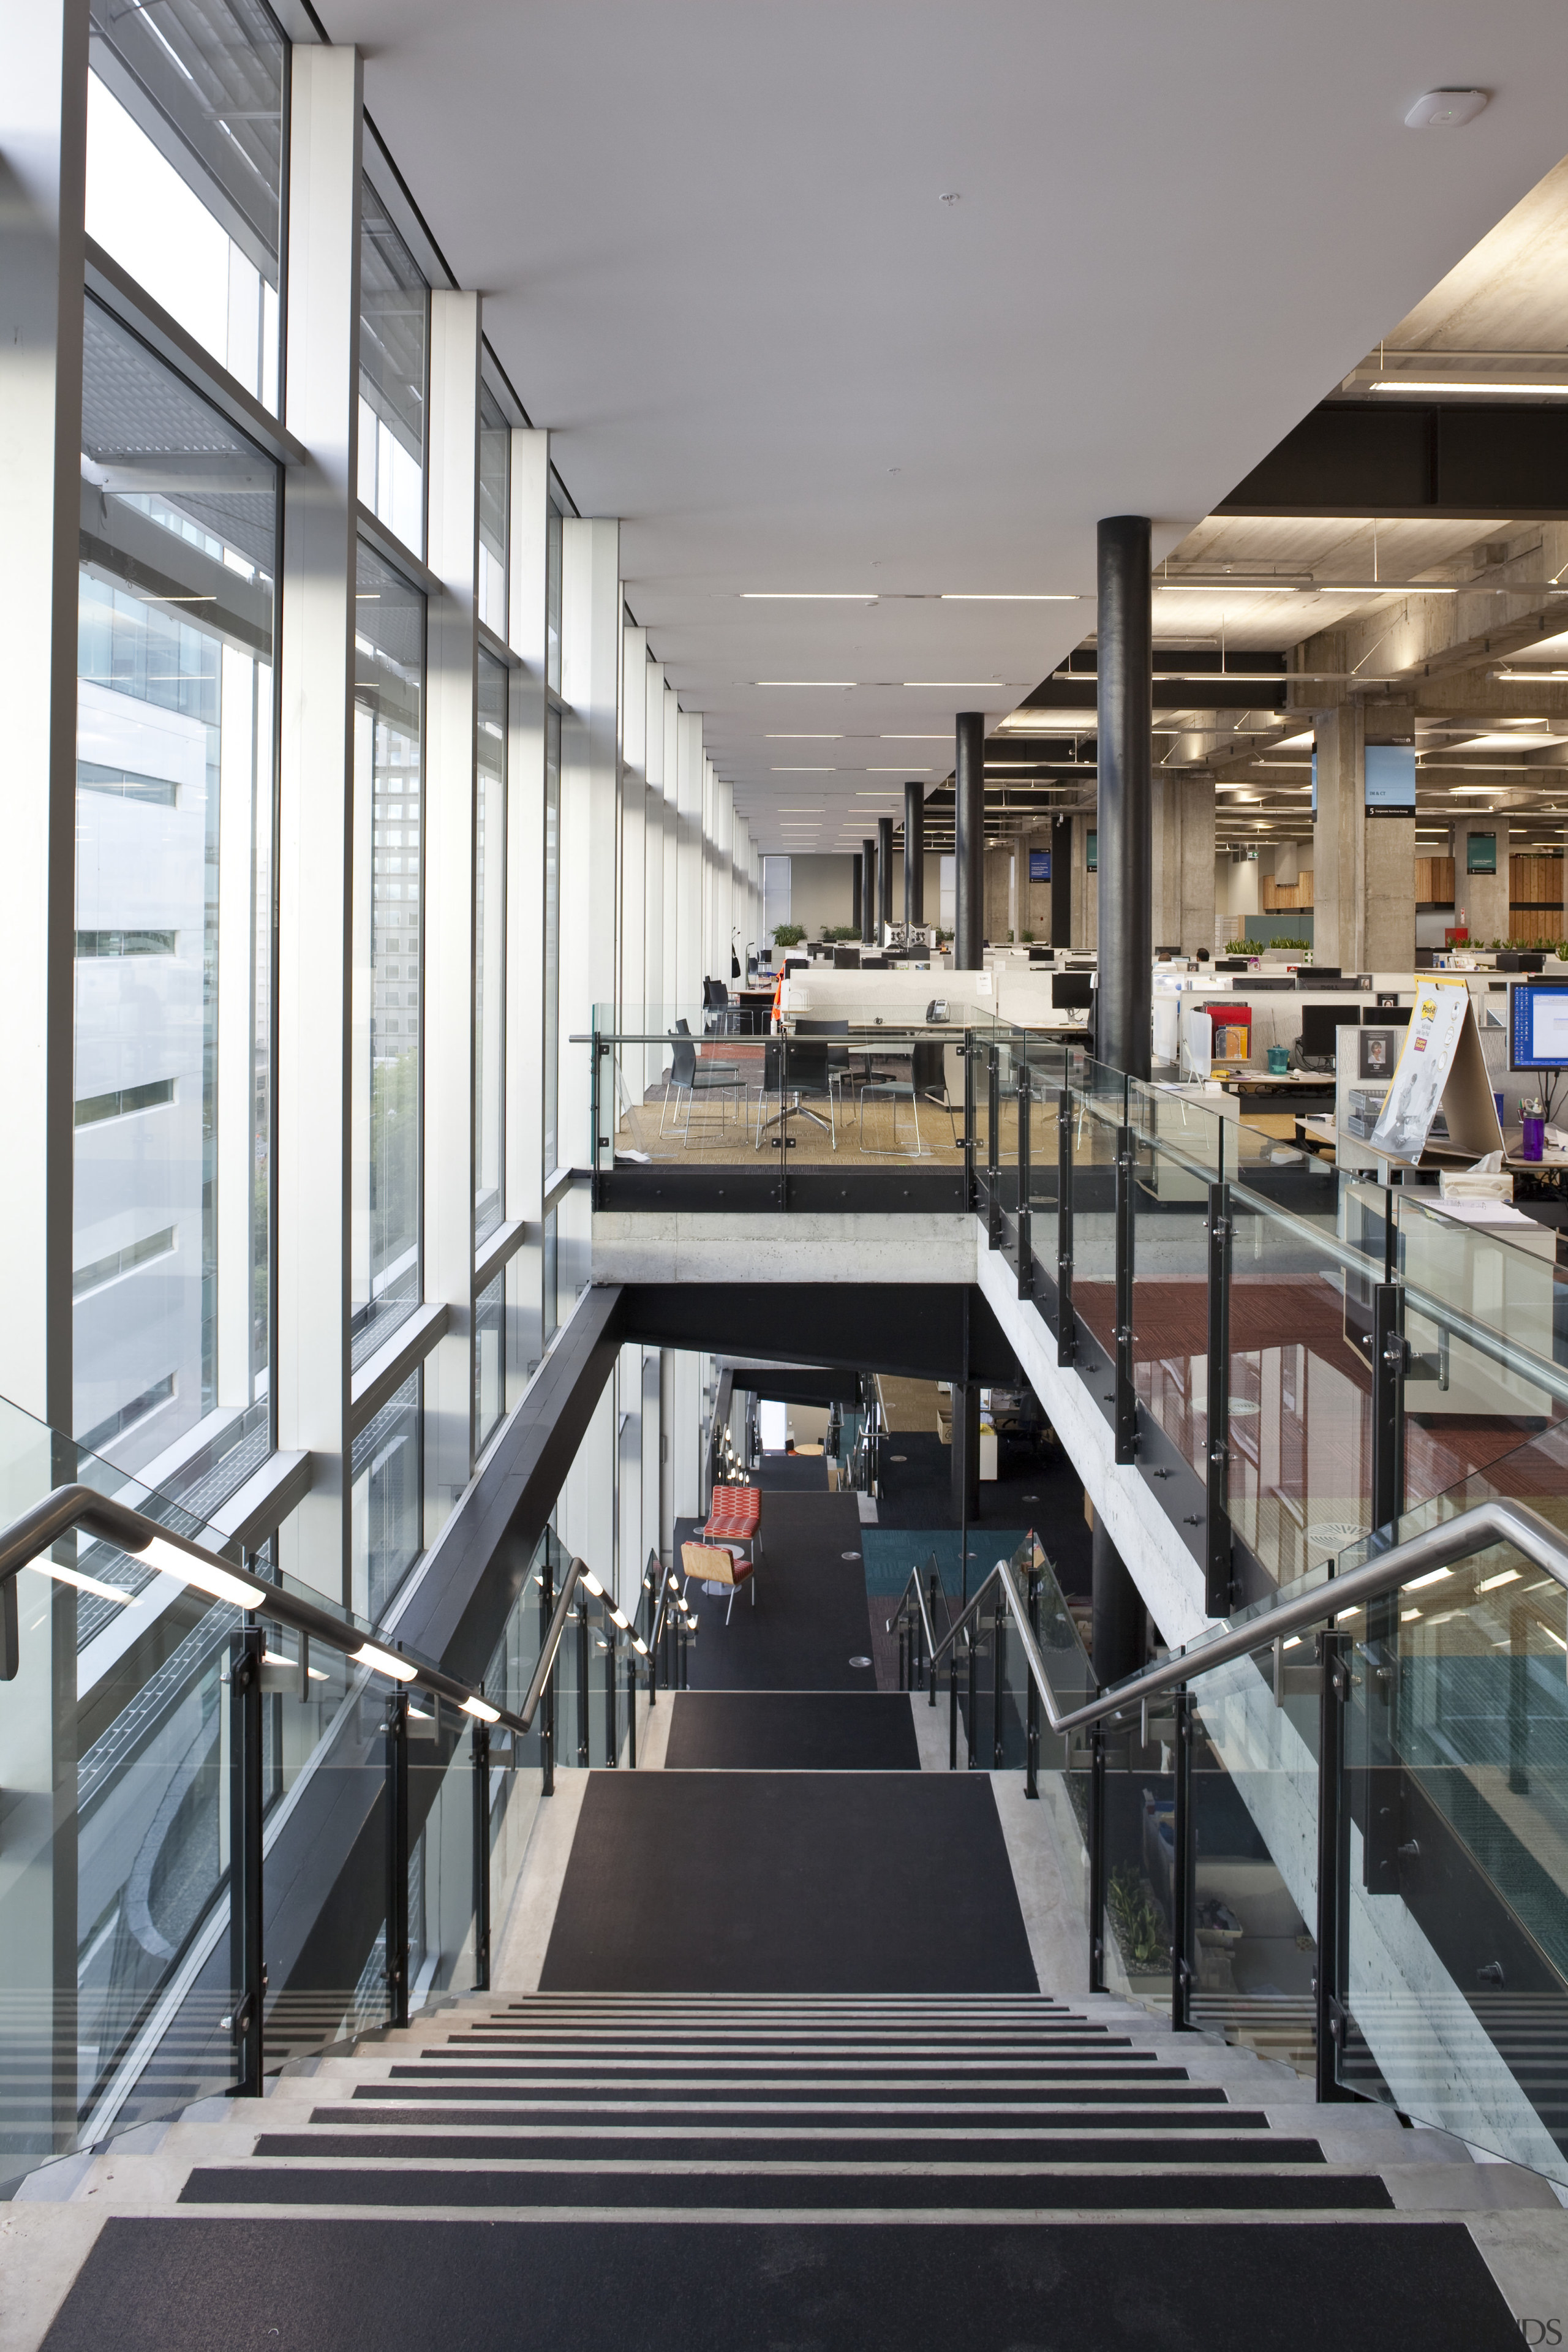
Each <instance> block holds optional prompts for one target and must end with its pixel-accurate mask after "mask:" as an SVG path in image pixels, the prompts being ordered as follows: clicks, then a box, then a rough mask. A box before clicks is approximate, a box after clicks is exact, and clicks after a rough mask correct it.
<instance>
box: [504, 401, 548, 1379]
mask: <svg viewBox="0 0 1568 2352" xmlns="http://www.w3.org/2000/svg"><path fill="white" fill-rule="evenodd" d="M549 483H550V436H549V434H548V433H545V432H542V431H534V430H532V429H531V428H529V427H526V426H520V427H517V428H515V429H514V430H513V433H512V436H511V484H510V512H509V516H508V523H507V603H508V613H507V642H508V644H509V645H510V647H511V650H512V652H513V653H514V654H516V655H518V656H519V657H520V660H521V667H520V668H518V669H514V670H510V671H509V672H508V676H507V769H506V775H507V783H506V793H507V824H506V930H507V943H506V1087H505V1095H506V1111H505V1118H506V1161H505V1181H506V1215H507V1221H508V1223H518V1224H521V1225H523V1226H524V1227H525V1228H526V1230H527V1234H528V1239H527V1241H526V1242H525V1243H524V1244H523V1246H522V1248H521V1250H519V1252H518V1253H517V1255H516V1257H515V1258H514V1259H513V1261H512V1265H511V1267H510V1269H509V1271H508V1276H507V1287H506V1297H507V1317H508V1324H509V1342H508V1349H507V1355H508V1360H509V1362H510V1361H512V1360H514V1359H516V1358H517V1357H518V1356H519V1354H520V1353H521V1357H522V1362H523V1366H524V1368H526V1364H527V1361H528V1360H529V1358H530V1357H531V1355H532V1354H534V1353H535V1352H537V1350H536V1347H535V1346H534V1345H530V1346H529V1347H528V1348H527V1349H521V1350H520V1349H519V1348H518V1346H517V1345H516V1344H515V1343H516V1339H517V1334H516V1332H515V1331H514V1330H512V1329H511V1328H510V1326H511V1323H512V1318H514V1317H516V1318H518V1319H519V1320H520V1321H521V1324H522V1325H523V1327H524V1328H525V1330H526V1331H527V1332H529V1333H531V1334H535V1335H536V1334H537V1333H538V1331H539V1328H540V1315H541V1309H542V1218H543V1214H544V1174H545V1171H544V1156H543V1155H544V1055H543V1054H542V1051H541V1040H542V1036H543V1034H544V714H545V695H544V673H545V609H544V605H545V580H544V572H545V540H546V526H547V516H548V510H549ZM508 1402H509V1403H510V1402H512V1399H511V1396H510V1391H509V1395H508Z"/></svg>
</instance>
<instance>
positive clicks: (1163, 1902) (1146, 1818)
mask: <svg viewBox="0 0 1568 2352" xmlns="http://www.w3.org/2000/svg"><path fill="white" fill-rule="evenodd" d="M1174 1743H1175V1717H1174V1709H1173V1706H1172V1704H1171V1702H1170V1701H1169V1699H1168V1698H1162V1699H1158V1700H1152V1701H1151V1702H1150V1706H1149V1709H1148V1714H1147V1717H1146V1718H1145V1719H1142V1720H1140V1721H1137V1722H1134V1723H1133V1724H1131V1725H1130V1726H1127V1727H1122V1726H1121V1725H1119V1724H1116V1723H1114V1722H1112V1723H1110V1724H1108V1725H1107V1726H1106V1727H1105V1732H1104V1744H1105V1918H1104V1922H1103V1925H1102V1927H1101V1931H1100V1932H1101V1938H1102V1946H1103V1952H1104V1965H1105V1989H1106V1990H1107V1992H1111V1993H1116V1994H1119V1995H1120V1996H1121V1999H1122V2000H1135V2001H1140V2002H1142V2004H1143V2005H1144V2006H1145V2007H1146V2008H1149V2009H1155V2010H1159V2009H1168V2008H1169V2005H1170V1999H1171V1937H1172V1930H1173V1920H1174V1916H1175V1914H1174V1907H1173V1874H1174V1868H1175V1853H1176V1842H1175V1811H1176V1779H1175V1744H1174Z"/></svg>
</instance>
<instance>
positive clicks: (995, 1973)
mask: <svg viewBox="0 0 1568 2352" xmlns="http://www.w3.org/2000/svg"><path fill="white" fill-rule="evenodd" d="M540 1985H541V1990H543V1991H546V1992H558V1991H583V1992H586V1991H594V1992H603V1991H614V1990H624V1991H633V1992H637V1991H642V1992H679V1991H688V1990H689V1991H699V1990H729V1991H749V1992H933V1993H934V1992H1035V1991H1037V1990H1038V1984H1037V1979H1036V1976H1035V1970H1034V1964H1033V1962H1032V1961H1031V1959H1030V1958H1029V1944H1028V1938H1027V1937H1026V1934H1025V1932H1024V1919H1023V1914H1022V1913H1021V1911H1020V1910H1019V1908H1018V1897H1017V1895H1016V1892H1015V1889H1014V1885H1013V1874H1012V1870H1011V1868H1010V1867H1009V1864H1008V1861H1007V1849H1006V1846H1005V1843H1004V1842H1003V1837H1002V1824H1001V1822H999V1821H998V1820H997V1818H996V1806H995V1801H994V1798H993V1796H992V1793H991V1783H990V1780H989V1779H988V1778H986V1777H985V1776H984V1775H983V1774H981V1773H965V1772H957V1773H952V1774H949V1773H945V1772H858V1773H843V1774H839V1773H815V1772H739V1773H728V1772H636V1773H632V1772H595V1774H594V1775H593V1776H592V1778H591V1779H590V1780H589V1782H588V1787H587V1790H586V1792H585V1794H584V1800H583V1813H582V1818H581V1820H580V1821H579V1822H578V1825H577V1834H576V1836H575V1838H574V1841H573V1844H572V1859H571V1861H570V1863H569V1864H567V1869H566V1878H565V1883H564V1885H563V1887H562V1890H561V1900H560V1903H559V1905H558V1906H557V1909H556V1913H555V1926H554V1928H553V1931H552V1935H551V1938H550V1948H549V1950H548V1951H547V1952H546V1954H545V1958H544V1969H543V1974H542V1977H541V1979H540Z"/></svg>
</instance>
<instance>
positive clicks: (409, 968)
mask: <svg viewBox="0 0 1568 2352" xmlns="http://www.w3.org/2000/svg"><path fill="white" fill-rule="evenodd" d="M354 611H355V615H356V617H355V624H354V632H355V633H354V649H355V658H354V785H353V1335H354V1337H353V1360H354V1364H355V1366H356V1368H357V1367H358V1366H359V1365H360V1364H362V1363H363V1361H364V1360H365V1359H366V1357H367V1356H369V1355H371V1354H372V1353H374V1350H375V1349H377V1348H378V1347H380V1346H381V1344H382V1342H383V1341H384V1339H386V1338H387V1337H388V1335H389V1334H390V1333H391V1332H392V1331H393V1330H395V1328H396V1327H397V1325H398V1324H399V1323H401V1322H402V1321H403V1320H404V1318H405V1317H406V1316H407V1315H409V1314H410V1313H412V1311H413V1309H414V1307H416V1304H417V1303H418V1299H419V1039H420V998H421V987H420V978H421V924H420V892H421V887H422V884H423V877H424V765H423V738H422V728H423V711H424V686H425V599H424V597H423V596H421V595H420V593H419V592H418V590H417V589H415V588H411V587H410V586H409V585H408V583H407V582H406V581H405V579H404V578H403V576H402V574H401V573H400V572H394V571H393V570H392V569H391V567H390V566H389V565H387V564H385V563H383V562H382V561H381V559H380V557H379V556H377V555H374V554H373V553H372V551H371V550H370V549H369V548H368V547H365V546H364V545H363V544H362V545H361V548H360V551H359V574H358V587H357V593H356V602H355V606H354Z"/></svg>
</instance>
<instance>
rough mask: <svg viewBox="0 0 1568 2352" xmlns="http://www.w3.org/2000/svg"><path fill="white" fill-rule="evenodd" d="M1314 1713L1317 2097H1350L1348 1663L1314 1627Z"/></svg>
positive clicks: (1337, 1639) (1336, 1639)
mask: <svg viewBox="0 0 1568 2352" xmlns="http://www.w3.org/2000/svg"><path fill="white" fill-rule="evenodd" d="M1318 1658H1319V1664H1320V1670H1321V1675H1322V1694H1321V1700H1320V1714H1319V1717H1318V1917H1317V1929H1318V1972H1317V1975H1316V1976H1315V1977H1314V1978H1313V1979H1312V1993H1313V2000H1314V2008H1315V2020H1314V2023H1315V2036H1314V2038H1315V2040H1316V2042H1317V2073H1318V2083H1317V2091H1318V2098H1319V2101H1320V2103H1321V2102H1324V2101H1327V2100H1331V2099H1351V2098H1353V2097H1354V2096H1355V2094H1354V2092H1353V2091H1347V2090H1345V2089H1344V2088H1343V2086H1342V2084H1341V2082H1340V2061H1341V2059H1342V2056H1343V2054H1344V2037H1345V2025H1346V2011H1345V2005H1344V1997H1345V1990H1346V1979H1347V1976H1348V1973H1349V1970H1348V1958H1349V1946H1350V1916H1349V1901H1350V1812H1349V1807H1348V1805H1347V1803H1346V1790H1345V1769H1344V1767H1345V1701H1346V1699H1347V1698H1348V1696H1349V1695H1350V1666H1349V1664H1348V1662H1347V1661H1346V1658H1345V1656H1344V1654H1343V1651H1342V1647H1341V1636H1340V1635H1339V1634H1337V1633H1320V1634H1319V1636H1318Z"/></svg>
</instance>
